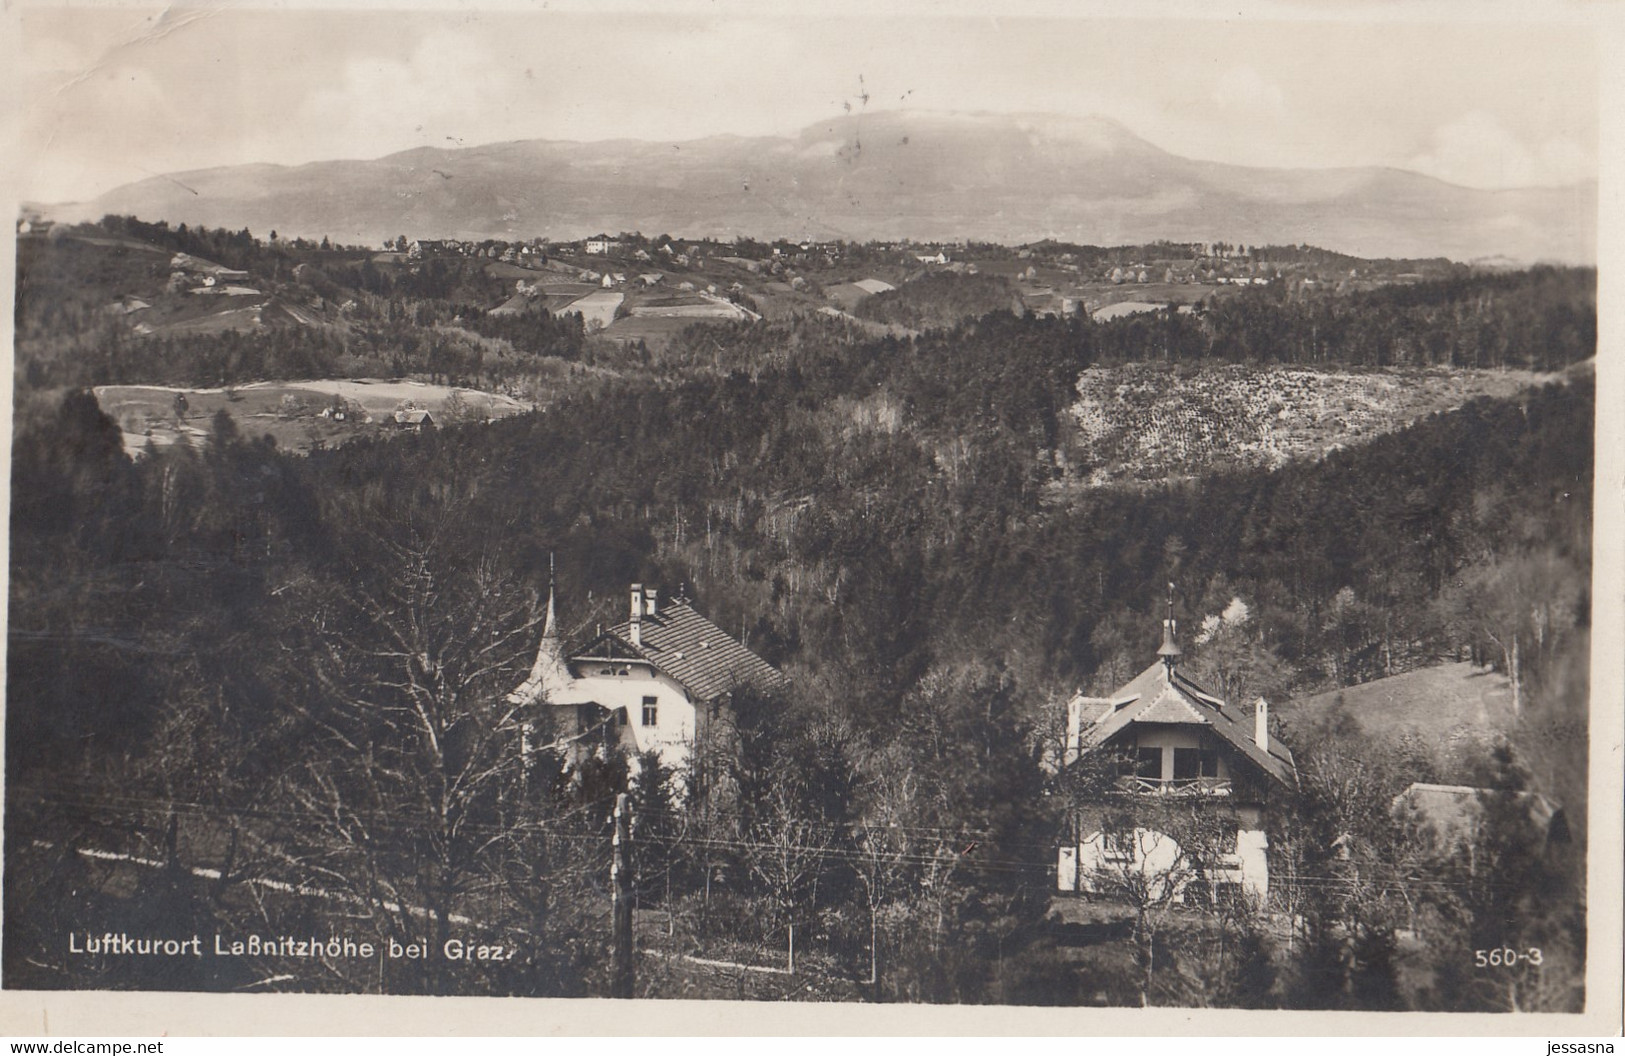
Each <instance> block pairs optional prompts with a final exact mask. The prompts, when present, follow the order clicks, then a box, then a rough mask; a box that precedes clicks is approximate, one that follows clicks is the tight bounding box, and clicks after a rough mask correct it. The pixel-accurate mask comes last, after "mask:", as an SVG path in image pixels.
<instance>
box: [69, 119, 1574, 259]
mask: <svg viewBox="0 0 1625 1056" xmlns="http://www.w3.org/2000/svg"><path fill="white" fill-rule="evenodd" d="M48 211H49V212H50V213H51V214H52V215H55V216H59V217H64V218H70V219H71V218H75V217H85V218H94V217H100V216H101V215H103V214H105V213H124V214H133V215H136V216H139V217H141V218H142V219H146V220H160V219H162V220H168V221H170V222H171V223H181V222H185V223H189V224H206V225H208V226H210V227H229V228H234V229H235V228H240V227H244V226H247V227H249V228H250V229H251V230H253V231H254V232H255V233H256V234H264V233H266V232H268V231H270V230H272V229H275V230H276V231H278V232H279V233H280V234H283V235H288V236H293V235H305V236H310V237H317V236H321V235H330V236H332V237H334V238H336V239H339V240H341V241H346V242H350V241H367V242H376V241H381V240H383V239H385V238H393V237H395V236H396V235H400V234H405V235H407V236H409V237H414V238H415V237H425V238H445V237H455V238H530V237H534V236H538V235H543V236H546V237H549V238H555V239H565V238H579V237H584V236H586V235H590V234H594V233H597V232H599V231H604V232H609V233H612V234H613V233H616V232H620V231H641V232H643V233H644V234H647V235H655V234H661V233H668V234H671V235H674V236H676V235H682V236H689V237H699V236H704V235H712V236H733V235H749V236H752V237H755V238H768V237H789V238H798V239H799V238H806V237H812V238H845V239H849V240H868V239H902V238H910V239H915V240H919V241H933V240H940V241H953V240H963V239H973V240H985V241H997V242H1004V243H1022V242H1031V241H1037V240H1040V239H1044V238H1056V239H1061V240H1064V241H1070V242H1078V243H1085V244H1095V245H1114V244H1122V243H1135V242H1147V241H1153V240H1157V239H1170V240H1174V241H1211V240H1223V241H1227V242H1237V243H1245V244H1267V243H1277V244H1279V243H1294V244H1295V243H1303V242H1307V243H1310V244H1313V245H1318V246H1322V247H1325V248H1328V249H1335V250H1339V251H1342V252H1346V253H1351V254H1354V255H1357V256H1364V257H1383V256H1393V257H1435V256H1447V257H1451V258H1453V259H1457V260H1471V259H1474V258H1479V257H1486V256H1497V257H1505V258H1512V259H1516V260H1520V261H1535V260H1554V261H1564V262H1571V263H1590V262H1592V261H1594V260H1595V257H1596V215H1597V184H1596V182H1595V181H1587V182H1585V183H1582V184H1577V185H1574V186H1569V187H1561V188H1529V189H1519V190H1504V191H1485V190H1473V189H1469V188H1465V187H1458V186H1455V185H1452V184H1448V183H1444V182H1442V181H1439V180H1435V179H1432V178H1430V177H1426V176H1421V175H1418V174H1416V173H1412V172H1405V171H1401V170H1398V169H1386V168H1343V169H1324V170H1310V169H1267V168H1250V167H1246V166H1239V165H1224V164H1218V163H1215V162H1208V161H1196V160H1192V159H1189V158H1183V157H1179V156H1178V155H1175V154H1170V153H1168V152H1167V151H1164V150H1161V149H1159V148H1158V147H1155V146H1153V145H1152V144H1150V143H1148V142H1146V141H1145V140H1143V139H1140V138H1139V137H1138V136H1136V135H1134V134H1133V133H1132V132H1130V131H1129V130H1127V129H1126V128H1124V127H1123V126H1121V125H1119V124H1117V123H1115V122H1113V121H1110V120H1107V119H1105V118H1100V117H1089V118H1068V117H1056V116H1052V115H1009V114H998V115H994V114H940V113H924V112H883V113H869V114H863V115H849V116H843V117H840V118H838V119H835V120H830V121H823V122H819V123H817V124H815V125H811V126H809V127H807V128H806V129H804V130H803V131H802V132H801V133H800V134H799V135H797V136H794V137H791V138H783V137H739V136H713V137H710V138H706V139H699V140H688V141H684V142H648V141H639V140H624V139H623V140H608V141H604V142H595V143H580V142H560V141H550V140H527V141H519V142H513V143H496V144H491V145H488V146H481V147H468V148H462V149H455V150H439V149H433V148H421V149H416V150H409V151H405V152H402V153H399V154H392V155H390V156H388V157H385V158H379V159H377V160H373V161H324V162H315V163H311V164H307V165H298V166H291V167H290V166H281V165H269V164H257V165H236V166H230V167H226V168H216V169H203V170H199V171H195V172H181V173H175V174H173V175H168V176H161V177H156V178H153V179H147V180H143V181H141V182H139V183H133V184H129V185H126V186H124V187H120V188H117V189H116V190H113V191H110V192H109V193H107V194H105V195H103V196H101V197H100V198H98V199H96V200H95V201H94V202H88V203H79V204H76V205H73V206H61V207H54V208H50V209H49V210H48Z"/></svg>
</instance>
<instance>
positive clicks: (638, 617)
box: [628, 583, 643, 645]
mask: <svg viewBox="0 0 1625 1056" xmlns="http://www.w3.org/2000/svg"><path fill="white" fill-rule="evenodd" d="M628 633H629V635H630V637H631V639H632V644H633V645H642V644H643V584H642V583H634V584H632V626H631V628H630V630H629V632H628Z"/></svg>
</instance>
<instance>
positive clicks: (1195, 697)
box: [1080, 660, 1294, 784]
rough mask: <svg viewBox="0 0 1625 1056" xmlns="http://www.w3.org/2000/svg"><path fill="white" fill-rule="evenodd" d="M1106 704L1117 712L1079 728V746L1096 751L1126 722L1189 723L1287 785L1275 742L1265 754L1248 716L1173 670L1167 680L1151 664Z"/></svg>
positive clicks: (1283, 758)
mask: <svg viewBox="0 0 1625 1056" xmlns="http://www.w3.org/2000/svg"><path fill="white" fill-rule="evenodd" d="M1112 699H1113V700H1116V701H1119V702H1120V703H1119V705H1118V706H1117V709H1116V710H1115V711H1114V712H1112V714H1110V715H1108V716H1106V717H1105V718H1103V719H1102V720H1101V721H1099V722H1097V723H1095V724H1094V725H1093V726H1088V727H1085V728H1084V729H1083V731H1082V736H1081V737H1080V741H1081V744H1080V747H1081V748H1083V749H1084V750H1085V751H1087V750H1088V749H1091V748H1097V747H1099V746H1100V745H1103V744H1105V743H1106V742H1107V741H1109V740H1111V739H1112V738H1113V737H1115V736H1117V735H1118V734H1119V733H1121V732H1122V731H1123V730H1124V729H1126V728H1127V727H1128V726H1129V724H1130V723H1134V722H1157V723H1190V724H1192V725H1202V726H1207V727H1209V728H1211V729H1212V730H1213V732H1214V733H1215V734H1216V735H1218V736H1219V737H1220V738H1221V739H1222V740H1224V741H1225V742H1226V743H1228V744H1229V745H1230V746H1231V747H1233V748H1235V749H1236V750H1237V751H1239V752H1240V753H1241V754H1242V755H1244V756H1246V757H1247V758H1248V759H1249V760H1251V761H1252V763H1253V764H1254V765H1255V766H1257V767H1258V768H1259V769H1261V770H1263V771H1264V772H1265V773H1267V774H1269V775H1270V776H1272V777H1274V778H1276V779H1277V780H1279V781H1282V782H1284V783H1287V784H1291V782H1292V774H1293V770H1294V766H1293V762H1292V751H1291V749H1289V748H1287V746H1286V745H1284V744H1282V743H1281V742H1280V740H1279V739H1278V738H1275V737H1271V738H1269V744H1270V747H1269V751H1267V752H1266V751H1265V750H1264V749H1262V748H1260V747H1259V746H1258V742H1257V741H1254V740H1253V726H1252V721H1251V719H1252V717H1251V716H1249V715H1243V714H1242V713H1241V712H1240V711H1239V709H1237V708H1235V707H1233V706H1232V705H1229V704H1226V703H1224V702H1223V701H1221V700H1220V699H1219V698H1218V697H1217V696H1215V695H1214V694H1212V693H1210V692H1208V691H1207V690H1206V689H1205V688H1203V687H1202V686H1201V685H1198V684H1197V683H1196V682H1195V681H1193V680H1191V679H1189V678H1187V677H1185V675H1184V674H1183V673H1181V672H1180V671H1179V670H1178V668H1177V667H1176V668H1175V670H1174V672H1173V675H1172V677H1171V678H1170V676H1169V673H1168V669H1167V667H1166V666H1165V665H1164V664H1163V663H1162V661H1160V660H1159V661H1157V662H1156V663H1154V664H1152V665H1151V666H1150V667H1148V668H1146V669H1145V670H1144V671H1142V672H1140V673H1139V674H1138V675H1136V676H1135V677H1134V678H1133V679H1132V680H1131V681H1130V682H1129V683H1128V684H1127V685H1125V686H1124V687H1123V688H1122V689H1120V690H1118V691H1117V692H1116V693H1114V694H1112Z"/></svg>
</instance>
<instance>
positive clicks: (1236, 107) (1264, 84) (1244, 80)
mask: <svg viewBox="0 0 1625 1056" xmlns="http://www.w3.org/2000/svg"><path fill="white" fill-rule="evenodd" d="M1212 96H1213V101H1214V102H1215V103H1217V104H1218V105H1219V108H1220V109H1221V110H1226V111H1231V112H1235V111H1240V112H1243V113H1251V114H1255V115H1260V116H1265V115H1267V116H1271V117H1275V116H1279V115H1280V114H1281V113H1283V112H1284V111H1285V110H1286V96H1285V95H1284V94H1283V93H1282V92H1281V86H1280V85H1278V84H1276V83H1275V82H1274V81H1272V80H1270V79H1268V78H1267V77H1265V76H1264V75H1263V74H1261V73H1259V72H1258V71H1257V70H1255V69H1254V68H1253V67H1251V66H1232V67H1231V68H1230V69H1228V70H1226V71H1224V73H1222V74H1220V75H1219V79H1218V81H1217V82H1216V83H1215V84H1214V86H1213V92H1212Z"/></svg>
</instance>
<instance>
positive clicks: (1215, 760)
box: [1056, 603, 1297, 901]
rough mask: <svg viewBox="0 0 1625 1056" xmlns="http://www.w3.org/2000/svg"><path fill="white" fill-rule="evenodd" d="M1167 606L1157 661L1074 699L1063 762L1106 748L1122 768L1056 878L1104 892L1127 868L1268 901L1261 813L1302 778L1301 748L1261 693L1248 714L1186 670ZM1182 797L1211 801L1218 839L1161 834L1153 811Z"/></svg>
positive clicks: (1081, 825) (1075, 833)
mask: <svg viewBox="0 0 1625 1056" xmlns="http://www.w3.org/2000/svg"><path fill="white" fill-rule="evenodd" d="M1169 608H1170V614H1169V618H1168V620H1167V621H1166V622H1165V623H1164V626H1163V641H1162V648H1160V649H1159V650H1158V651H1157V656H1158V659H1157V661H1156V662H1155V663H1153V664H1152V665H1151V666H1150V667H1148V668H1146V669H1145V670H1144V671H1142V672H1141V673H1140V674H1139V675H1137V676H1136V677H1135V678H1133V679H1132V680H1130V681H1129V682H1128V683H1127V684H1126V685H1124V686H1123V687H1121V688H1120V689H1118V690H1117V691H1116V692H1115V693H1113V694H1112V695H1111V696H1109V697H1086V696H1082V695H1079V696H1077V697H1074V698H1073V699H1072V700H1071V702H1070V703H1069V705H1068V707H1067V742H1066V743H1067V747H1066V756H1065V759H1064V762H1065V764H1066V765H1067V766H1076V765H1079V763H1080V762H1081V761H1082V760H1083V759H1084V758H1085V757H1089V756H1095V755H1097V753H1098V757H1099V758H1103V759H1113V760H1116V762H1117V765H1118V766H1119V767H1120V770H1119V771H1118V776H1117V777H1116V778H1115V782H1114V783H1113V784H1112V785H1111V786H1110V788H1109V790H1108V791H1106V792H1104V793H1103V794H1102V795H1101V796H1100V802H1099V803H1094V804H1090V805H1089V806H1088V808H1087V809H1079V810H1077V811H1076V812H1075V813H1074V816H1073V817H1072V818H1071V819H1070V824H1069V826H1068V831H1067V833H1066V835H1065V836H1064V837H1063V840H1062V846H1061V848H1060V852H1059V855H1058V859H1057V863H1056V886H1057V887H1058V888H1059V889H1060V890H1062V891H1076V892H1094V893H1104V892H1109V891H1110V890H1111V889H1112V888H1113V887H1114V886H1116V885H1117V884H1118V883H1120V882H1121V881H1122V880H1124V879H1125V878H1127V877H1131V876H1134V877H1138V878H1139V879H1141V880H1142V881H1143V880H1147V879H1151V878H1154V877H1155V876H1157V875H1158V874H1167V876H1168V877H1169V879H1168V880H1167V881H1166V882H1167V883H1171V884H1174V885H1175V886H1177V887H1180V888H1185V887H1188V886H1189V885H1190V884H1191V883H1192V881H1193V880H1198V879H1199V880H1200V881H1201V884H1200V886H1201V887H1202V888H1204V890H1201V891H1200V892H1189V893H1190V894H1192V895H1195V894H1200V895H1201V896H1203V897H1214V896H1224V895H1226V894H1234V893H1244V894H1245V895H1247V896H1248V897H1249V898H1251V899H1254V900H1257V901H1262V900H1263V899H1264V898H1265V896H1266V895H1267V894H1268V892H1269V863H1268V855H1267V852H1268V846H1269V844H1268V840H1267V839H1266V837H1265V833H1264V823H1263V810H1264V806H1265V804H1266V803H1267V802H1268V800H1269V799H1270V797H1272V796H1276V795H1280V794H1283V793H1290V791H1291V790H1292V789H1293V788H1295V787H1296V783H1297V771H1296V769H1295V768H1294V765H1293V761H1292V752H1291V751H1290V750H1289V749H1288V748H1287V747H1286V746H1285V745H1284V744H1282V743H1280V741H1279V739H1277V738H1272V737H1271V736H1270V733H1269V704H1268V702H1267V701H1265V700H1264V699H1263V698H1262V697H1260V698H1259V699H1258V700H1257V701H1256V702H1255V703H1254V705H1253V709H1252V715H1251V716H1248V715H1247V714H1246V713H1245V712H1243V711H1242V710H1241V709H1239V708H1237V707H1235V706H1233V705H1231V704H1229V703H1227V702H1225V701H1224V700H1222V699H1220V698H1219V697H1218V696H1216V695H1214V694H1213V693H1210V692H1208V691H1207V690H1206V689H1204V688H1203V687H1202V686H1201V685H1199V684H1197V683H1196V682H1195V681H1194V680H1192V679H1191V678H1189V677H1187V676H1186V674H1185V673H1184V672H1182V671H1180V670H1179V667H1178V663H1179V659H1180V656H1181V655H1182V654H1181V650H1180V648H1179V646H1178V644H1177V643H1176V641H1175V633H1174V632H1175V626H1174V621H1173V618H1172V611H1171V610H1172V605H1171V603H1170V606H1169ZM1249 719H1251V721H1249ZM1181 802H1183V803H1186V804H1187V805H1193V806H1194V805H1197V803H1198V802H1200V805H1201V806H1203V807H1206V808H1211V809H1209V810H1208V811H1207V812H1206V813H1207V815H1208V816H1209V817H1211V818H1213V819H1214V820H1215V823H1216V830H1217V831H1215V832H1213V833H1212V835H1213V839H1212V840H1211V842H1210V844H1209V845H1208V846H1205V847H1203V848H1201V849H1196V848H1192V847H1184V848H1181V847H1180V846H1179V843H1178V841H1177V840H1176V839H1175V838H1174V837H1173V836H1171V835H1169V834H1168V833H1166V832H1163V831H1158V827H1157V826H1158V823H1157V821H1156V820H1154V819H1157V818H1167V817H1169V816H1170V812H1169V810H1168V808H1170V807H1173V806H1176V805H1178V804H1180V803H1181ZM1137 816H1138V819H1139V820H1135V819H1136V817H1137ZM1186 894H1187V892H1186V891H1183V890H1181V891H1180V892H1179V893H1178V897H1180V898H1184V897H1185V895H1186Z"/></svg>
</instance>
